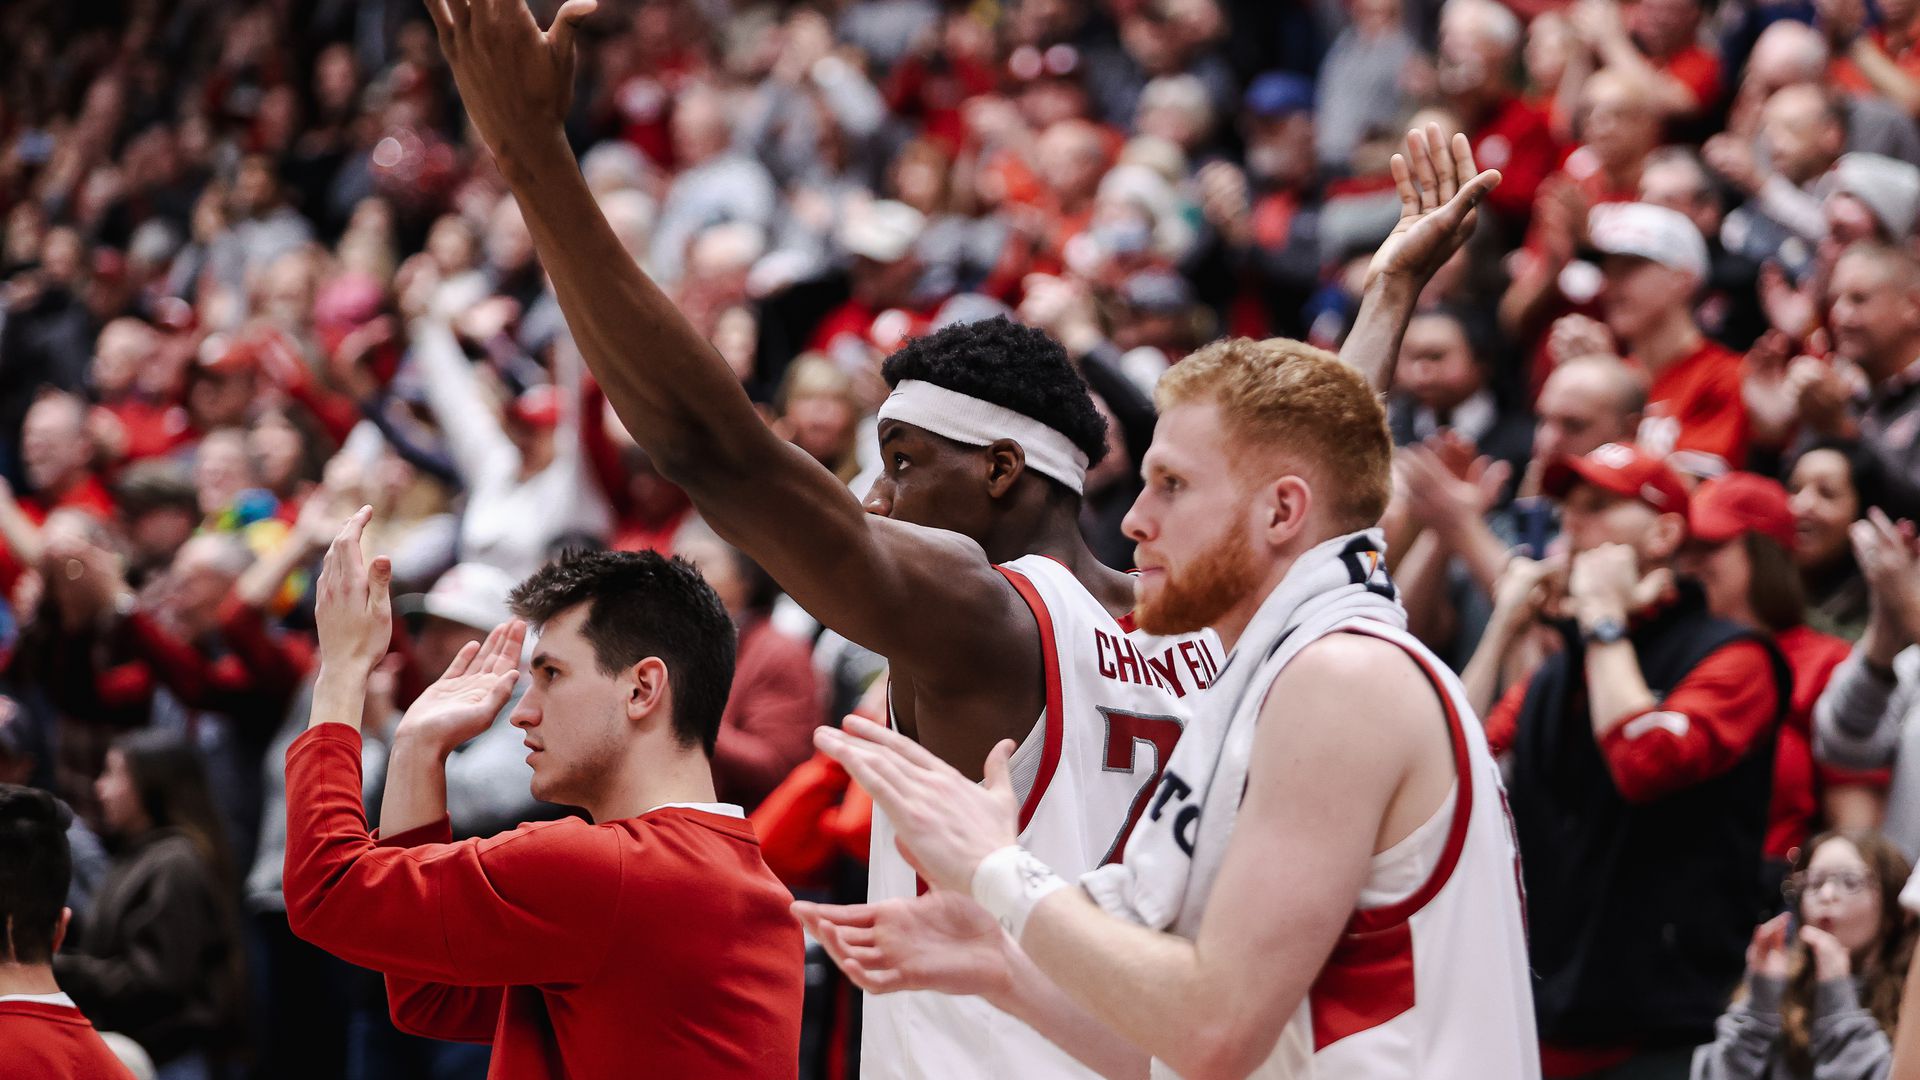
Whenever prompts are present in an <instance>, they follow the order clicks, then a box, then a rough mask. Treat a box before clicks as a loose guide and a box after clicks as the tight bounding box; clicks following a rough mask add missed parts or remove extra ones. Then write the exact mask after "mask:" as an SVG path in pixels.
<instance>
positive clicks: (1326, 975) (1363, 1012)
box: [1307, 627, 1473, 1053]
mask: <svg viewBox="0 0 1920 1080" xmlns="http://www.w3.org/2000/svg"><path fill="white" fill-rule="evenodd" d="M1348 632H1349V633H1355V634H1365V635H1366V636H1368V637H1372V638H1379V639H1380V640H1382V641H1386V642H1388V643H1390V644H1393V645H1398V646H1400V648H1401V649H1402V650H1403V651H1405V652H1406V654H1407V655H1408V656H1410V657H1412V658H1413V661H1414V663H1416V664H1418V665H1419V666H1420V671H1421V674H1423V675H1425V676H1426V677H1427V681H1428V682H1430V683H1432V684H1433V688H1434V691H1435V692H1436V693H1437V694H1439V695H1440V705H1441V709H1442V711H1443V712H1445V713H1446V717H1447V732H1448V734H1449V736H1450V737H1451V740H1452V743H1453V771H1454V774H1455V776H1456V777H1457V778H1458V787H1457V789H1456V792H1455V796H1454V804H1453V820H1452V821H1451V822H1449V823H1448V826H1447V844H1446V847H1445V848H1443V849H1441V852H1440V862H1439V864H1438V865H1436V866H1435V867H1434V869H1433V873H1432V874H1431V875H1429V876H1428V878H1427V880H1426V882H1425V883H1424V884H1422V885H1421V886H1420V888H1419V889H1418V890H1417V891H1416V892H1415V893H1414V894H1413V895H1412V896H1409V897H1407V898H1406V899H1405V900H1402V901H1400V902H1399V903H1397V904H1393V905H1390V906H1388V907H1383V908H1372V909H1369V910H1365V911H1355V912H1354V913H1353V915H1352V917H1350V918H1349V919H1348V920H1347V926H1346V929H1345V930H1343V931H1342V932H1341V934H1340V939H1339V940H1338V941H1336V942H1335V943H1334V946H1333V952H1332V954H1330V955H1329V956H1328V957H1327V962H1326V963H1325V964H1324V965H1323V966H1322V967H1321V969H1320V974H1319V975H1317V976H1315V977H1314V980H1313V986H1312V987H1310V988H1309V989H1308V991H1307V1002H1308V1014H1309V1015H1310V1016H1311V1017H1312V1021H1313V1049H1314V1052H1315V1053H1319V1052H1320V1051H1321V1050H1323V1049H1325V1048H1327V1047H1328V1046H1331V1045H1333V1044H1334V1043H1336V1042H1339V1041H1340V1040H1341V1039H1344V1038H1347V1037H1348V1036H1351V1035H1358V1034H1359V1033H1361V1032H1363V1031H1370V1030H1372V1029H1374V1028H1377V1027H1379V1026H1381V1025H1382V1024H1385V1023H1387V1022H1389V1021H1391V1020H1392V1019H1394V1018H1395V1017H1397V1016H1400V1015H1401V1014H1403V1013H1405V1012H1406V1011H1407V1010H1409V1009H1411V1008H1413V1006H1414V971H1413V926H1412V924H1411V923H1410V922H1409V921H1408V920H1410V919H1411V918H1412V917H1413V914H1414V912H1416V911H1419V910H1420V909H1421V908H1422V907H1425V906H1426V905H1427V903H1428V902H1429V901H1431V900H1432V899H1433V898H1434V896H1436V895H1437V894H1438V893H1439V892H1440V890H1441V888H1442V887H1443V886H1445V885H1446V883H1447V879H1448V878H1449V877H1451V876H1452V875H1453V868H1454V866H1455V865H1457V864H1458V863H1459V861H1460V852H1461V850H1462V849H1463V848H1465V847H1466V843H1467V823H1468V821H1469V819H1470V818H1471V815H1472V809H1473V759H1472V757H1471V755H1470V753H1469V751H1468V748H1467V733H1466V729H1465V728H1464V727H1463V726H1462V725H1461V721H1460V714H1459V712H1458V711H1457V710H1456V709H1455V708H1454V706H1453V699H1452V697H1450V696H1449V695H1448V694H1447V691H1446V684H1445V683H1443V682H1441V680H1440V677H1439V675H1438V673H1437V672H1435V671H1434V669H1433V665H1432V664H1430V663H1428V662H1427V660H1426V658H1425V657H1423V656H1421V655H1420V654H1419V653H1418V652H1416V651H1414V650H1412V649H1409V648H1407V647H1406V645H1405V644H1404V643H1403V642H1399V641H1394V640H1393V639H1392V638H1389V637H1387V636H1386V635H1384V634H1377V633H1373V632H1371V631H1368V630H1365V629H1361V628H1357V627H1350V628H1348Z"/></svg>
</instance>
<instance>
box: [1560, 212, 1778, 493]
mask: <svg viewBox="0 0 1920 1080" xmlns="http://www.w3.org/2000/svg"><path fill="white" fill-rule="evenodd" d="M1590 232H1591V236H1592V240H1593V246H1594V247H1595V248H1597V249H1598V250H1599V251H1600V252H1601V253H1602V254H1603V256H1604V259H1603V261H1602V265H1601V269H1602V272H1603V273H1604V274H1605V275H1606V285H1605V288H1604V290H1603V292H1602V294H1601V299H1600V303H1601V311H1602V317H1603V320H1604V321H1605V323H1606V326H1607V329H1608V330H1609V331H1611V332H1612V334H1613V336H1614V338H1615V339H1616V340H1617V341H1618V343H1619V347H1620V351H1621V353H1622V354H1623V355H1625V356H1626V357H1627V358H1628V359H1629V360H1632V361H1634V362H1636V363H1638V364H1639V365H1640V366H1642V367H1644V368H1645V369H1646V370H1647V372H1648V373H1649V374H1650V375H1651V376H1652V385H1651V386H1650V387H1649V388H1648V391H1647V409H1646V416H1645V418H1644V419H1643V420H1642V421H1641V424H1640V432H1639V436H1638V439H1637V441H1638V442H1639V444H1640V445H1641V446H1642V447H1644V448H1645V449H1646V450H1647V452H1648V453H1650V454H1653V455H1654V456H1656V457H1673V458H1674V464H1675V467H1677V468H1680V469H1682V470H1683V471H1686V472H1691V473H1693V474H1695V475H1698V476H1715V475H1718V474H1719V473H1722V472H1725V471H1726V470H1727V469H1729V468H1739V467H1740V466H1741V465H1742V464H1743V463H1744V462H1745V460H1746V455H1747V411H1746V406H1745V405H1744V403H1743V400H1742V398H1741V385H1740V357H1739V355H1738V354H1736V353H1734V352H1732V351H1730V350H1729V349H1727V348H1726V347H1725V346H1724V345H1721V344H1719V343H1717V342H1715V341H1713V340H1712V339H1710V338H1708V337H1707V336H1706V334H1705V333H1704V332H1702V331H1701V329H1700V324H1699V322H1698V321H1697V319H1696V318H1695V316H1694V308H1693V299H1694V295H1695V294H1696V293H1697V292H1699V290H1700V286H1701V285H1702V284H1703V283H1704V282H1705V281H1706V277H1707V273H1708V270H1709V266H1708V262H1707V245H1706V241H1705V240H1703V239H1702V238H1701V236H1700V230H1699V229H1697V228H1695V227H1694V224H1693V222H1692V221H1689V220H1688V219H1687V218H1686V217H1685V216H1684V215H1682V214H1680V213H1677V212H1675V211H1673V210H1669V209H1666V208H1665V207H1660V206H1650V205H1648V204H1646V203H1628V204H1622V205H1619V206H1601V207H1595V208H1594V211H1593V217H1592V223H1591V225H1590Z"/></svg>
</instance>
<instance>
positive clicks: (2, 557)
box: [0, 473, 118, 596]
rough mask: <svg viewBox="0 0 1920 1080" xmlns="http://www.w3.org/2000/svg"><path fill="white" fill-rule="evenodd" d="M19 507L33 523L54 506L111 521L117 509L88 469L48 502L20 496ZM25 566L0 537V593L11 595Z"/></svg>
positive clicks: (43, 518) (42, 521)
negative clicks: (82, 477)
mask: <svg viewBox="0 0 1920 1080" xmlns="http://www.w3.org/2000/svg"><path fill="white" fill-rule="evenodd" d="M20 510H21V512H22V513H24V514H26V515H27V517H28V518H29V519H30V520H31V521H32V522H33V523H34V524H35V525H45V524H46V523H47V517H48V515H50V514H52V513H53V512H54V511H55V510H78V511H80V512H81V513H83V514H88V515H91V516H93V517H96V518H99V519H100V520H101V521H106V522H111V521H112V520H113V519H114V515H115V514H116V513H117V512H118V511H117V510H116V509H115V507H114V505H113V494H112V493H111V492H109V491H108V490H107V485H106V484H105V483H103V482H102V481H101V479H100V478H99V477H98V476H95V475H93V474H92V473H88V474H87V478H86V479H84V480H82V481H80V482H79V483H77V484H75V485H73V487H71V488H68V489H67V491H66V492H65V493H64V494H62V495H61V496H60V497H59V498H57V499H54V500H53V501H52V502H45V501H43V500H40V499H34V498H25V499H21V500H20ZM25 570H26V567H24V566H22V565H20V560H19V558H18V557H17V556H16V555H15V554H14V553H13V548H12V547H10V546H9V545H8V544H7V542H6V541H5V540H0V596H11V595H13V587H14V585H15V583H17V582H18V581H19V580H20V575H21V574H22V573H23V572H25Z"/></svg>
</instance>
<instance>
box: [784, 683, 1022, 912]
mask: <svg viewBox="0 0 1920 1080" xmlns="http://www.w3.org/2000/svg"><path fill="white" fill-rule="evenodd" d="M813 743H814V746H816V747H818V748H819V750H820V752H821V753H824V754H826V755H827V756H828V757H830V758H832V759H834V760H835V761H837V762H839V763H840V764H841V765H842V766H843V767H844V768H845V769H846V770H847V772H848V774H850V775H851V776H852V777H853V779H854V782H855V783H857V784H859V785H860V786H861V787H862V788H864V789H866V792H867V794H869V795H871V796H873V802H874V805H876V806H878V807H879V808H880V809H881V810H883V811H885V812H886V815H887V817H888V819H889V820H891V821H892V822H893V826H894V831H895V833H896V834H897V835H898V843H899V845H900V853H901V854H902V855H905V856H906V859H907V862H908V863H909V864H910V865H911V866H912V867H913V868H914V870H915V871H916V872H918V873H919V875H920V876H921V877H923V878H925V879H926V880H928V881H929V882H931V883H933V884H934V885H936V886H938V887H940V888H943V889H948V890H951V891H953V892H958V893H969V892H970V890H971V888H972V886H973V872H974V870H975V869H977V868H978V867H979V865H980V860H982V859H984V858H986V857H987V856H988V855H991V854H992V853H994V852H995V851H998V850H1000V849H1001V848H1004V847H1010V846H1012V845H1013V844H1014V843H1015V842H1016V841H1017V839H1018V829H1017V827H1016V825H1015V820H1016V817H1017V811H1018V806H1017V804H1016V802H1015V800H1014V797H1013V783H1012V781H1011V780H1010V779H1009V778H1008V775H1007V760H1008V759H1009V758H1011V757H1012V756H1013V749H1014V744H1013V740H1011V739H1006V740H1002V741H1001V743H1000V744H999V745H998V746H996V747H994V748H993V753H991V754H989V755H987V764H986V770H985V777H986V779H985V782H984V783H979V784H976V783H974V782H972V781H971V780H968V779H967V778H966V777H964V776H962V775H960V772H959V770H957V769H955V768H954V767H953V766H951V765H948V764H947V763H946V762H944V761H941V760H940V759H939V758H937V757H934V756H933V753H932V752H931V751H929V750H927V749H926V748H925V747H923V746H921V745H920V744H919V743H916V742H914V741H913V740H912V739H909V738H907V737H906V736H904V735H902V734H900V733H899V732H897V731H892V730H890V729H888V728H886V727H883V726H881V725H879V724H876V723H874V722H873V721H871V720H867V719H865V718H863V717H859V716H849V717H847V718H846V720H845V722H844V726H843V727H841V728H831V727H823V728H819V729H818V730H816V731H815V732H814V735H813Z"/></svg>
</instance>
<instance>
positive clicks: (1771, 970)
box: [1747, 915, 1792, 980]
mask: <svg viewBox="0 0 1920 1080" xmlns="http://www.w3.org/2000/svg"><path fill="white" fill-rule="evenodd" d="M1791 959H1792V957H1791V956H1790V955H1789V954H1788V952H1787V916H1785V915H1775V916H1774V917H1773V918H1771V919H1768V920H1767V921H1766V922H1763V923H1761V924H1760V925H1759V926H1756V927H1754V928H1753V941H1752V942H1751V943H1750V944H1749V945H1748V946H1747V974H1749V975H1757V976H1760V977H1761V978H1767V979H1781V980H1784V979H1785V978H1786V977H1787V973H1788V972H1789V971H1790V970H1791V963H1790V961H1791Z"/></svg>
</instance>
